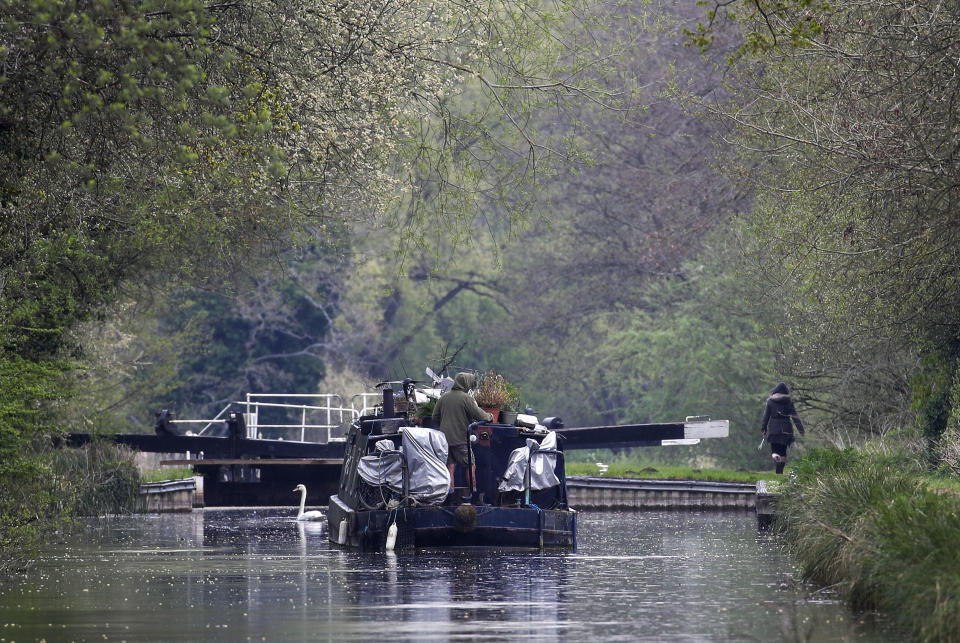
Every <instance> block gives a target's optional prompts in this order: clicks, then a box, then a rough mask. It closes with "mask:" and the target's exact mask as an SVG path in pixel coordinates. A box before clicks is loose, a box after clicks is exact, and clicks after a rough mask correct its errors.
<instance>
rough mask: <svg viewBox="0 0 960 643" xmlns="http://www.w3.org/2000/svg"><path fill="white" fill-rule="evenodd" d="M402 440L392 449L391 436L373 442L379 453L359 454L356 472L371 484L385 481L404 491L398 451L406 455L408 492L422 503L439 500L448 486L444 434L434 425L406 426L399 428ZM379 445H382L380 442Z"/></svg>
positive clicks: (441, 500) (399, 491)
mask: <svg viewBox="0 0 960 643" xmlns="http://www.w3.org/2000/svg"><path fill="white" fill-rule="evenodd" d="M400 434H401V435H402V436H403V438H402V441H403V444H402V446H401V447H400V451H397V450H395V448H394V444H393V442H392V441H390V440H380V441H379V442H377V444H376V449H377V451H378V455H365V456H363V457H362V458H360V464H359V466H358V467H357V472H358V473H359V474H360V477H361V478H363V479H364V480H365V481H366V482H368V483H369V484H372V485H376V486H381V485H386V486H387V488H389V489H390V490H391V491H393V492H395V493H402V492H403V471H402V468H401V462H400V453H401V451H402V453H403V455H404V456H405V457H406V459H407V471H408V473H409V476H410V480H409V484H410V496H411V497H413V498H415V499H416V500H417V501H418V502H421V503H424V504H440V503H442V502H443V501H444V499H445V498H446V497H447V490H448V489H449V488H450V472H449V471H448V470H447V438H446V437H444V435H443V433H441V432H440V431H436V430H434V429H425V428H423V427H415V426H405V427H403V428H401V429H400ZM381 445H382V446H381Z"/></svg>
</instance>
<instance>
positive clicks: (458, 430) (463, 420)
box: [433, 373, 493, 447]
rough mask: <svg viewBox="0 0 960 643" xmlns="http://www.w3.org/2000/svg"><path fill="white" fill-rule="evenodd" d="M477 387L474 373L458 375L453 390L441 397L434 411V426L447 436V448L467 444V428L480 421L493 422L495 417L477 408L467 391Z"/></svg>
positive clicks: (454, 379)
mask: <svg viewBox="0 0 960 643" xmlns="http://www.w3.org/2000/svg"><path fill="white" fill-rule="evenodd" d="M476 385H477V377H476V375H473V374H472V373H457V376H456V377H455V378H453V388H452V389H450V390H449V391H447V392H446V393H444V394H443V395H441V396H440V399H439V400H437V405H436V406H435V407H434V409H433V425H434V426H436V427H439V428H440V430H441V431H443V434H444V435H445V436H447V446H451V447H455V446H457V445H458V444H466V443H467V426H468V425H469V424H470V423H471V422H475V421H478V420H486V421H488V422H489V421H491V420H493V416H492V415H490V414H489V413H487V412H486V411H484V410H483V409H481V408H480V407H479V406H477V401H476V400H475V399H473V397H471V396H470V394H469V393H467V391H469V390H470V389H472V388H473V387H475V386H476Z"/></svg>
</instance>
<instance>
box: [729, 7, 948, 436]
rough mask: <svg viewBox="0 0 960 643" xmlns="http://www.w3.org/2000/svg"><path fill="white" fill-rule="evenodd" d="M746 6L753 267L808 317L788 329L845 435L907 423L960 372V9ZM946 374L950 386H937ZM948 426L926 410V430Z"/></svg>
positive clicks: (742, 63) (734, 130)
mask: <svg viewBox="0 0 960 643" xmlns="http://www.w3.org/2000/svg"><path fill="white" fill-rule="evenodd" d="M738 6H739V7H740V8H741V9H743V8H744V7H747V6H752V7H753V8H754V9H755V10H750V11H746V12H744V11H741V12H740V14H739V18H741V19H742V20H743V24H744V29H745V33H746V36H745V43H746V44H747V47H745V48H744V49H742V50H741V53H743V57H741V58H740V59H739V61H738V66H737V73H736V74H731V88H732V92H733V99H732V100H731V101H730V102H728V103H724V104H722V105H720V106H718V107H717V108H716V109H715V110H714V111H715V113H716V114H717V115H718V116H719V117H720V118H721V119H722V120H723V121H724V122H725V123H726V124H727V125H728V126H729V127H730V138H731V139H733V140H736V141H738V142H739V143H740V144H741V145H742V146H743V148H744V149H745V150H748V152H747V153H748V155H749V158H750V159H751V160H752V161H753V162H755V163H756V164H757V165H756V167H757V171H756V172H754V173H753V175H752V176H753V179H755V180H756V181H757V182H758V184H759V185H762V190H763V196H762V197H761V199H760V200H759V201H758V204H759V207H757V209H756V210H755V211H754V213H753V215H752V221H753V222H754V223H755V230H756V235H757V240H758V241H757V243H756V245H755V246H754V249H755V251H756V252H755V255H754V259H755V261H756V263H757V265H758V266H760V267H762V270H761V271H760V272H761V273H762V275H763V276H764V277H765V278H766V280H767V282H768V284H769V287H770V290H771V293H773V296H778V297H782V298H784V299H787V300H789V301H791V302H792V303H793V304H794V306H793V308H794V309H793V312H792V316H791V318H790V319H789V320H788V324H787V325H786V327H785V328H783V331H784V332H785V333H787V334H788V336H789V337H790V338H791V344H792V345H794V346H798V347H799V346H803V347H805V349H804V350H805V352H803V353H799V352H798V353H795V354H793V355H792V357H794V358H795V361H794V366H793V369H792V370H793V372H795V373H796V374H797V375H798V376H803V377H805V378H806V379H807V382H808V385H809V386H810V389H811V391H816V397H817V398H818V399H819V404H821V405H822V406H823V407H824V408H825V409H826V408H830V409H834V411H835V417H836V418H837V419H838V421H839V422H838V423H841V424H846V425H847V426H848V427H849V426H857V427H864V426H865V427H866V428H867V429H868V431H878V430H879V431H883V430H887V429H889V428H890V427H895V426H898V425H902V424H903V421H904V417H905V416H909V414H910V408H909V401H910V398H911V397H913V398H914V408H915V409H916V408H919V407H924V406H926V405H927V404H928V403H933V404H934V406H936V405H938V404H939V405H942V404H944V403H946V400H948V399H949V394H948V393H949V386H950V384H949V383H950V382H952V381H953V377H952V376H951V373H952V372H953V371H955V370H956V366H957V356H958V353H957V351H956V348H955V347H956V345H957V338H958V335H960V332H958V331H960V326H958V324H957V320H956V315H955V314H954V313H953V309H954V307H955V302H956V301H957V299H958V296H960V288H958V285H960V281H958V277H957V271H956V265H957V259H958V254H957V248H958V244H957V241H958V238H957V237H958V234H960V233H958V230H960V226H958V225H957V209H956V207H955V204H956V200H957V198H958V196H960V193H958V188H957V182H956V176H957V165H956V163H957V161H956V158H955V157H956V155H955V153H954V150H955V148H956V145H957V136H956V129H957V127H956V125H957V114H956V111H955V110H956V107H955V104H956V98H957V96H956V92H957V85H956V83H953V82H951V81H948V80H947V79H948V78H953V76H954V74H955V71H956V65H955V61H956V59H957V55H958V52H960V39H958V36H960V12H958V10H957V7H956V6H954V5H953V4H952V3H932V4H924V5H918V4H915V3H905V2H898V1H895V0H894V1H883V2H851V3H842V4H839V5H829V6H828V5H826V4H815V3H810V2H801V1H798V2H786V3H776V5H774V3H766V2H760V3H754V5H738ZM774 8H775V10H773V9H774ZM783 34H793V35H795V36H796V37H791V38H789V39H787V38H780V37H778V36H780V35H783ZM918 354H920V355H927V356H928V357H927V358H926V359H921V358H919V357H917V355H918ZM935 362H938V363H939V364H940V365H937V366H934V367H933V371H938V370H945V371H946V372H947V375H946V376H936V377H926V376H923V372H924V371H927V372H930V365H932V364H933V363H935ZM921 364H927V366H926V367H924V368H923V369H920V368H919V366H920V365H921ZM915 374H916V375H918V376H920V377H921V379H922V380H923V381H925V382H927V383H931V382H935V381H940V382H945V383H946V384H945V385H935V386H933V388H932V389H931V388H929V387H928V386H927V385H923V384H921V383H920V382H919V381H914V382H911V378H912V376H913V375H915ZM944 386H946V389H944ZM938 400H939V401H938ZM878 401H879V403H878ZM865 409H866V410H867V411H866V412H864V410H865ZM948 415H949V413H945V412H940V411H937V412H933V410H932V409H931V412H930V413H926V412H925V413H923V416H924V417H926V418H929V419H930V421H932V422H933V424H932V425H930V426H928V427H927V432H928V434H930V435H936V434H937V433H938V432H939V431H941V430H942V429H943V425H944V422H945V419H946V417H947V416H948Z"/></svg>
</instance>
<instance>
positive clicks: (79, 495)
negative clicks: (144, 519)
mask: <svg viewBox="0 0 960 643" xmlns="http://www.w3.org/2000/svg"><path fill="white" fill-rule="evenodd" d="M50 465H51V468H52V469H53V471H54V472H55V473H56V474H57V476H58V477H59V478H60V479H62V480H63V482H64V484H63V487H64V493H65V496H66V498H67V499H68V500H69V505H68V506H69V510H70V513H72V514H74V515H79V516H102V515H104V514H119V513H132V512H136V511H142V509H143V502H142V499H141V497H140V482H141V479H140V473H139V471H138V470H137V465H136V462H135V461H134V452H133V451H132V450H131V449H129V448H127V447H123V446H118V445H116V444H114V443H112V442H108V441H99V440H98V441H94V442H91V443H90V444H88V445H86V446H84V447H82V448H78V449H59V450H57V451H55V452H53V453H52V454H51V462H50Z"/></svg>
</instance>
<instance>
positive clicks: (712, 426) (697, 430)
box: [683, 420, 730, 439]
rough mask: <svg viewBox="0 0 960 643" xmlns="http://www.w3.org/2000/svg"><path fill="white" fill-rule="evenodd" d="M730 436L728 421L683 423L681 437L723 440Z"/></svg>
mask: <svg viewBox="0 0 960 643" xmlns="http://www.w3.org/2000/svg"><path fill="white" fill-rule="evenodd" d="M729 435H730V420H707V421H705V422H684V423H683V437H684V438H687V439H691V438H725V437H727V436H729Z"/></svg>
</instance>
